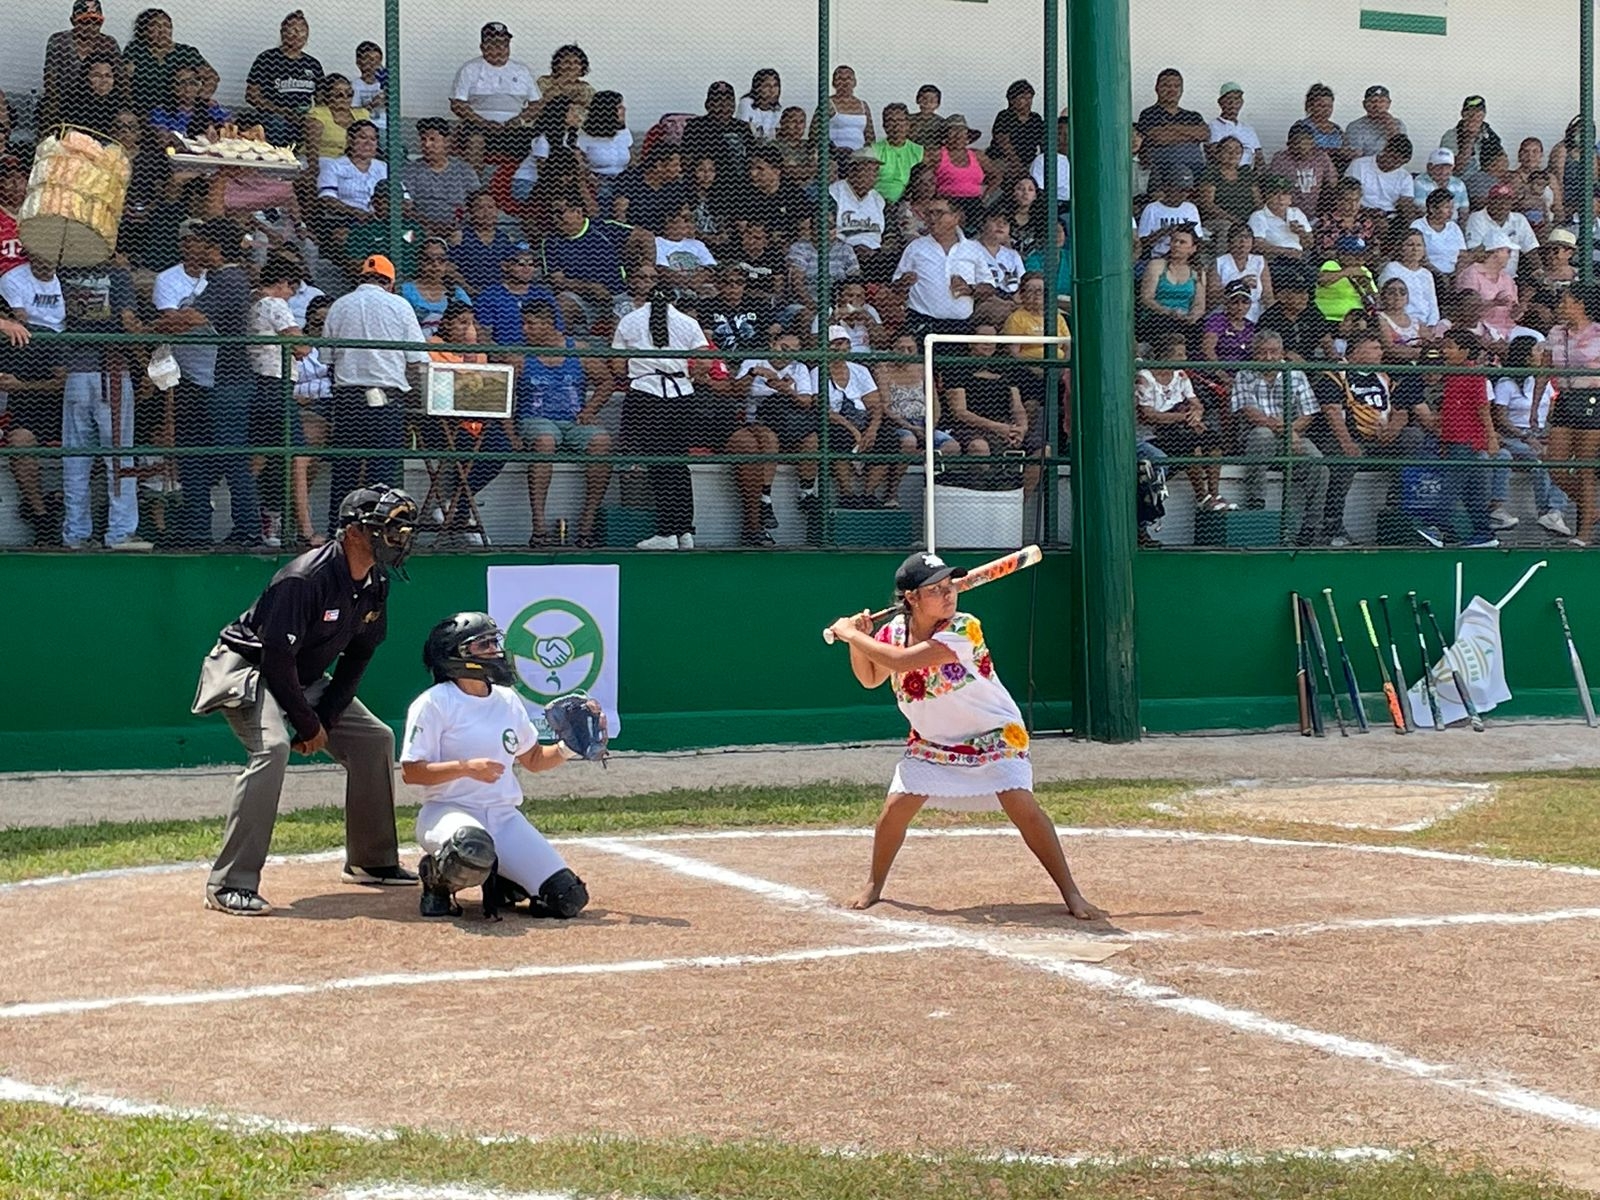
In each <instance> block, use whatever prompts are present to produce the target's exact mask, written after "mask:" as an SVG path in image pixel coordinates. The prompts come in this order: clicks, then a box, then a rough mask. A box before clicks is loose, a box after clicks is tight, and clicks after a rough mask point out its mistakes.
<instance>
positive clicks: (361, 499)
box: [339, 483, 421, 567]
mask: <svg viewBox="0 0 1600 1200" xmlns="http://www.w3.org/2000/svg"><path fill="white" fill-rule="evenodd" d="M420 515H421V510H420V509H418V508H417V502H416V501H415V500H413V499H412V498H411V497H410V496H409V495H407V494H406V493H405V492H403V491H401V490H400V489H399V488H397V487H390V486H389V485H388V484H385V483H380V484H377V485H376V486H374V487H360V488H357V489H356V490H355V491H353V492H351V493H350V494H349V495H348V496H346V497H345V498H344V500H343V501H342V502H341V503H340V504H339V528H340V529H347V528H349V527H350V526H351V525H359V526H360V527H361V528H362V529H364V530H366V531H367V533H368V534H369V535H370V537H371V540H372V556H373V558H374V559H376V560H377V562H378V565H379V566H382V567H399V566H400V565H401V564H403V563H404V562H405V561H406V556H407V555H408V554H410V553H411V539H412V537H413V536H414V535H415V534H416V531H417V519H418V517H419V516H420Z"/></svg>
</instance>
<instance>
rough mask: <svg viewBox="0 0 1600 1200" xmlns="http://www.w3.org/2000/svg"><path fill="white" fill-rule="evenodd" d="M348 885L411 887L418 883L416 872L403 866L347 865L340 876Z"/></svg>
mask: <svg viewBox="0 0 1600 1200" xmlns="http://www.w3.org/2000/svg"><path fill="white" fill-rule="evenodd" d="M340 878H341V879H343V880H344V881H345V882H346V883H364V884H366V885H368V886H369V887H410V886H411V885H412V884H414V883H416V882H417V876H416V874H415V873H414V872H412V871H408V870H406V869H405V868H404V867H401V866H394V867H355V866H351V865H350V864H349V863H345V865H344V872H343V873H342V874H341V875H340Z"/></svg>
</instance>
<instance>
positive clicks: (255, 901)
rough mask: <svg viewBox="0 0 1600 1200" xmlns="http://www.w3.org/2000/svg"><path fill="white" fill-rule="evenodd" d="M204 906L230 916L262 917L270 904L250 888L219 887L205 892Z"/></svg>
mask: <svg viewBox="0 0 1600 1200" xmlns="http://www.w3.org/2000/svg"><path fill="white" fill-rule="evenodd" d="M206 907H207V908H209V909H211V910H212V911H213V912H219V913H227V914H228V915H229V916H230V917H264V916H266V915H267V914H268V913H270V912H271V911H272V905H270V904H268V903H267V901H266V898H265V897H264V896H262V895H261V893H260V892H257V891H254V890H252V889H250V888H236V887H221V888H218V889H217V890H216V891H214V892H209V891H208V892H207V893H206Z"/></svg>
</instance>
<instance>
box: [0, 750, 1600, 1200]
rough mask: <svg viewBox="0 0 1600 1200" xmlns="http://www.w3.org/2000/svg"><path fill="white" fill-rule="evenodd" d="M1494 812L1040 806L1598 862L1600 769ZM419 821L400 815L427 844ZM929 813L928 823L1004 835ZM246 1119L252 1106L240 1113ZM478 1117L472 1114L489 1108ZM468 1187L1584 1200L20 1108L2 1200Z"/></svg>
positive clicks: (1151, 788) (154, 850)
mask: <svg viewBox="0 0 1600 1200" xmlns="http://www.w3.org/2000/svg"><path fill="white" fill-rule="evenodd" d="M1495 782H1496V783H1497V785H1498V791H1497V794H1496V796H1495V798H1494V799H1493V800H1492V801H1491V802H1488V803H1485V804H1483V805H1479V806H1477V807H1474V808H1471V809H1468V810H1466V811H1463V812H1461V813H1458V814H1456V815H1455V816H1453V817H1450V818H1448V819H1446V820H1444V821H1442V822H1440V823H1439V824H1437V825H1435V826H1434V827H1432V828H1430V829H1428V830H1424V831H1422V832H1419V833H1413V834H1384V833H1379V832H1374V831H1370V830H1349V829H1339V828H1336V827H1331V826H1330V827H1322V826H1315V825H1306V824H1289V823H1283V822H1266V821H1251V820H1244V819H1240V818H1237V817H1231V816H1222V815H1218V814H1212V815H1205V814H1196V815H1186V816H1176V815H1171V814H1164V813H1158V812H1153V811H1151V809H1150V807H1149V806H1150V804H1151V803H1152V802H1155V801H1169V802H1170V801H1172V800H1173V799H1175V798H1177V797H1178V796H1180V795H1181V794H1182V793H1183V792H1184V791H1185V790H1186V787H1187V785H1184V784H1179V783H1173V782H1164V781H1159V780H1157V781H1120V782H1106V781H1096V782H1083V783H1074V784H1052V785H1046V786H1044V787H1043V788H1041V789H1040V792H1039V796H1040V799H1041V801H1042V802H1043V803H1044V805H1045V807H1046V808H1047V809H1049V811H1050V812H1051V814H1052V815H1053V816H1054V817H1055V818H1056V820H1057V821H1058V822H1060V823H1062V824H1064V825H1066V824H1071V825H1087V826H1102V825H1114V826H1132V825H1138V826H1146V827H1151V828H1180V827H1181V828H1188V829H1201V830H1212V831H1233V832H1249V833H1258V834H1265V835H1273V836H1281V837H1287V838H1298V839H1317V840H1334V841H1360V842H1369V843H1372V842H1382V843H1392V844H1399V845H1415V846H1430V847H1435V848H1439V849H1449V850H1461V851H1469V852H1473V853H1479V854H1489V855H1497V856H1510V857H1518V858H1529V859H1541V860H1545V861H1551V862H1562V863H1577V864H1584V865H1590V866H1600V822H1595V821H1594V820H1593V816H1592V814H1593V813H1594V811H1595V801H1596V799H1597V797H1600V772H1593V771H1588V772H1585V771H1572V772H1565V773H1559V774H1556V773H1542V774H1524V775H1514V776H1503V777H1498V778H1497V779H1496V780H1495ZM881 798H882V791H881V789H879V788H876V787H864V786H850V785H814V786H809V787H801V788H735V789H726V790H719V791H713V792H697V791H684V790H680V791H671V792H661V793H655V794H650V795H643V796H633V797H619V798H607V799H572V800H558V801H552V800H546V799H539V800H537V801H535V802H534V804H532V805H530V810H529V811H530V815H532V816H533V818H534V819H535V821H536V822H537V823H538V824H539V826H540V828H542V829H543V830H545V831H546V832H547V833H550V834H552V835H560V834H605V833H628V832H640V831H648V830H666V829H694V828H734V827H740V826H789V827H807V826H837V825H852V826H865V825H868V824H870V823H871V821H872V819H873V817H874V816H875V815H876V812H877V808H878V805H879V803H880V802H881ZM414 816H415V809H404V810H402V811H401V812H400V813H399V814H398V826H399V830H400V834H401V837H402V840H405V841H409V840H410V836H411V832H412V822H413V818H414ZM1000 819H1001V818H1000V817H999V816H998V815H997V814H996V815H994V816H960V815H955V814H940V813H929V814H927V815H926V816H925V818H924V819H923V822H922V823H923V824H924V825H954V824H964V823H972V822H988V821H996V820H1000ZM220 832H221V821H220V818H218V819H217V820H212V821H159V822H157V821H145V822H133V823H128V824H110V823H105V824H98V825H77V826H67V827H63V828H37V829H9V830H0V880H17V879H25V878H33V877H38V876H42V875H54V874H61V873H72V872H79V871H87V870H95V869H104V868H114V867H126V866H137V865H145V864H154V863H166V862H184V861H198V860H205V859H207V858H209V857H210V856H211V855H212V854H213V853H214V852H215V849H216V844H217V839H218V838H219V836H220ZM343 836H344V819H343V813H342V812H341V811H340V810H338V809H333V808H326V809H311V810H304V811H300V812H290V813H284V814H282V815H281V816H280V817H279V819H278V823H277V829H276V834H275V837H274V841H273V849H274V850H275V851H276V852H278V853H304V852H309V851H317V850H328V849H333V848H336V847H337V846H339V845H340V844H341V843H342V840H343ZM241 1107H243V1108H248V1107H249V1105H248V1103H247V1102H244V1101H241ZM463 1119H466V1120H470V1115H469V1114H463ZM396 1181H405V1182H411V1183H434V1184H458V1185H459V1184H466V1185H472V1186H483V1187H500V1188H505V1189H508V1190H517V1191H539V1190H556V1191H573V1192H576V1193H577V1194H579V1195H581V1196H595V1197H640V1198H643V1197H650V1198H655V1197H660V1198H662V1200H666V1198H669V1197H670V1198H673V1200H688V1198H690V1197H694V1198H708V1200H810V1198H813V1197H814V1198H816V1200H843V1198H852V1200H853V1198H855V1197H861V1198H863V1200H869V1198H870V1200H889V1198H893V1197H928V1198H934V1200H945V1198H949V1200H956V1198H958V1197H959V1198H965V1197H973V1198H975V1200H1031V1198H1035V1197H1037V1198H1039V1200H1045V1198H1047V1197H1048V1198H1051V1200H1055V1198H1057V1197H1083V1198H1086V1200H1088V1198H1096V1200H1099V1198H1103V1200H1169V1198H1173V1200H1175V1198H1177V1197H1183V1198H1185V1200H1273V1198H1280V1197H1281V1198H1285V1200H1287V1198H1291V1197H1292V1198H1300V1197H1317V1198H1319V1200H1323V1198H1335V1197H1338V1198H1348V1200H1423V1198H1437V1200H1533V1198H1536V1197H1537V1198H1544V1200H1578V1198H1579V1197H1584V1196H1588V1195H1589V1193H1586V1192H1580V1191H1573V1190H1571V1189H1567V1188H1564V1187H1561V1186H1559V1185H1558V1184H1556V1183H1555V1182H1553V1181H1552V1180H1549V1179H1545V1178H1539V1177H1532V1176H1518V1175H1505V1174H1502V1173H1497V1172H1496V1171H1494V1170H1492V1169H1490V1168H1485V1167H1481V1166H1476V1165H1470V1164H1469V1165H1462V1164H1460V1163H1456V1162H1447V1161H1445V1160H1442V1159H1437V1158H1434V1157H1432V1156H1430V1155H1429V1154H1428V1153H1426V1152H1425V1153H1423V1154H1421V1155H1420V1156H1418V1157H1416V1158H1407V1159H1403V1160H1399V1161H1395V1162H1388V1163H1368V1164H1348V1165H1340V1164H1336V1163H1331V1162H1319V1161H1308V1160H1304V1159H1273V1160H1268V1161H1265V1162H1260V1163H1251V1164H1242V1165H1241V1164H1226V1165H1224V1164H1206V1165H1199V1166H1194V1165H1190V1166H1181V1167H1176V1166H1171V1165H1160V1164H1149V1163H1145V1164H1138V1163H1134V1164H1129V1165H1126V1166H1121V1167H1118V1168H1116V1169H1115V1170H1111V1169H1106V1168H1074V1169H1065V1168H1058V1167H1049V1166H1044V1165H1039V1164H1028V1163H1008V1164H995V1163H991V1162H985V1161H982V1160H980V1159H976V1158H966V1157H959V1156H957V1157H950V1158H944V1159H940V1160H938V1161H933V1160H930V1159H926V1158H913V1157H908V1156H901V1155H870V1156H860V1157H850V1158H844V1157H839V1156H834V1155H828V1154H826V1153H823V1152H820V1151H816V1150H813V1149H809V1148H806V1147H801V1146H792V1145H784V1144H777V1143H772V1144H767V1143H760V1144H753V1143H716V1144H713V1143H703V1142H633V1141H551V1142H542V1143H512V1144H503V1145H493V1146H481V1145H478V1144H477V1143H476V1142H474V1141H471V1140H470V1139H464V1138H448V1137H443V1136H434V1135H422V1134H407V1135H405V1136H403V1137H401V1138H399V1139H398V1140H396V1141H391V1142H365V1141H357V1140H354V1139H350V1138H347V1137H342V1136H339V1135H335V1134H331V1133H317V1134H308V1135H302V1136H292V1137H291V1136H279V1135H266V1134H248V1133H237V1132H231V1131H224V1130H218V1129H215V1128H212V1127H211V1126H209V1125H206V1124H202V1123H198V1122H193V1121H180V1120H164V1119H155V1118H149V1119H138V1120H125V1119H118V1118H109V1117H101V1116H96V1115H94V1114H90V1113H85V1112H77V1111H59V1110H54V1109H50V1108H46V1107H41V1106H33V1105H14V1104H13V1105H7V1104H0V1196H3V1197H6V1198H7V1200H10V1198H12V1197H16V1198H18V1200H33V1198H40V1200H42V1198H44V1197H51V1198H54V1197H60V1196H72V1197H118V1198H137V1197H152V1198H153V1197H161V1198H162V1200H188V1198H190V1197H193V1198H195V1200H199V1198H201V1197H204V1198H205V1200H227V1198H229V1197H240V1198H243V1197H249V1198H250V1200H274V1198H277V1197H285V1198H287V1197H296V1198H299V1197H313V1196H325V1195H328V1194H329V1193H330V1190H337V1189H342V1188H346V1187H355V1186H360V1185H363V1184H365V1185H373V1184H377V1183H380V1182H396Z"/></svg>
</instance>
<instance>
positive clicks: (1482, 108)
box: [1461, 96, 1489, 112]
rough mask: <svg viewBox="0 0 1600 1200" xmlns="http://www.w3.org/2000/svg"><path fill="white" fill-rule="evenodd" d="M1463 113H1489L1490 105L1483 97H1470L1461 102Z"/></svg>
mask: <svg viewBox="0 0 1600 1200" xmlns="http://www.w3.org/2000/svg"><path fill="white" fill-rule="evenodd" d="M1461 111H1462V112H1488V111H1489V105H1488V104H1487V103H1486V102H1485V101H1484V99H1483V97H1482V96H1468V97H1467V98H1466V99H1465V100H1463V101H1462V102H1461Z"/></svg>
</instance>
